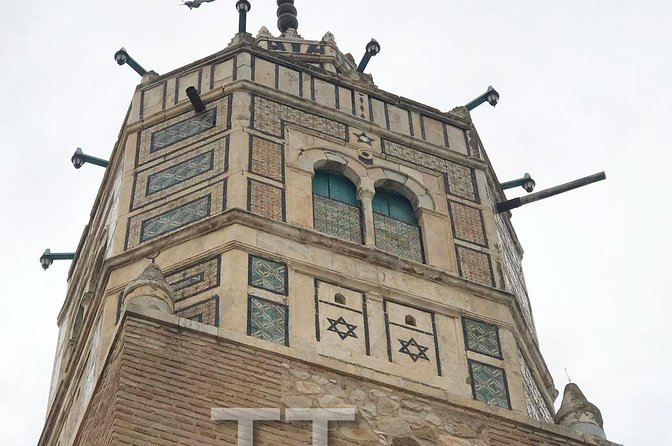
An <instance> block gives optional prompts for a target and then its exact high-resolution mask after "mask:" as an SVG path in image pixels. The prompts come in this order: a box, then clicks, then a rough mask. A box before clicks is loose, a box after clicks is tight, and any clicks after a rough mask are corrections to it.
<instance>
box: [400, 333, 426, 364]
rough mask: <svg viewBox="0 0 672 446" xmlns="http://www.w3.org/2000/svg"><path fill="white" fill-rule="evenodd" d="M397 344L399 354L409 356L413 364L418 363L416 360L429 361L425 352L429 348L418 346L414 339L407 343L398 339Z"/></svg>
mask: <svg viewBox="0 0 672 446" xmlns="http://www.w3.org/2000/svg"><path fill="white" fill-rule="evenodd" d="M399 343H401V349H399V352H400V353H403V354H405V355H408V356H410V357H411V359H412V360H413V362H418V359H424V360H425V361H429V358H428V357H427V350H429V347H425V346H424V345H420V344H418V343H417V341H416V340H415V338H411V339H409V340H408V341H404V340H403V339H399Z"/></svg>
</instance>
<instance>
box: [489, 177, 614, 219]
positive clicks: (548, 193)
mask: <svg viewBox="0 0 672 446" xmlns="http://www.w3.org/2000/svg"><path fill="white" fill-rule="evenodd" d="M606 179H607V175H606V174H605V173H604V172H600V173H596V174H595V175H590V176H587V177H585V178H580V179H578V180H574V181H570V182H569V183H565V184H561V185H559V186H555V187H551V188H549V189H545V190H542V191H540V192H537V193H534V194H530V195H526V196H524V197H518V198H514V199H512V200H508V201H503V202H501V203H497V213H498V214H501V213H502V212H506V211H510V210H511V209H515V208H518V207H521V206H524V205H526V204H529V203H534V202H535V201H539V200H543V199H545V198H549V197H552V196H554V195H558V194H562V193H565V192H569V191H570V190H573V189H578V188H579V187H583V186H588V185H589V184H592V183H597V182H598V181H602V180H606Z"/></svg>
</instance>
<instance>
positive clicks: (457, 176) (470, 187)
mask: <svg viewBox="0 0 672 446" xmlns="http://www.w3.org/2000/svg"><path fill="white" fill-rule="evenodd" d="M444 178H445V181H446V192H447V193H449V194H451V195H455V196H456V197H460V198H464V199H465V200H469V201H473V202H475V203H478V202H479V201H480V199H479V195H478V189H477V187H476V176H475V173H474V169H472V168H470V167H467V166H463V165H462V164H457V163H454V162H452V161H447V160H446V170H445V176H444Z"/></svg>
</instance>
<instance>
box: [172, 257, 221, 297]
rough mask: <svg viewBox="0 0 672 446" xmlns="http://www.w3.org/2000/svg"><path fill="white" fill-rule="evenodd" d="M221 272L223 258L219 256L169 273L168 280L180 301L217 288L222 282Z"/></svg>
mask: <svg viewBox="0 0 672 446" xmlns="http://www.w3.org/2000/svg"><path fill="white" fill-rule="evenodd" d="M220 272H221V258H220V257H219V256H217V257H215V258H214V259H208V260H205V261H201V262H199V263H196V264H192V265H189V266H187V267H185V268H182V269H180V270H179V271H175V272H171V273H168V274H167V275H166V280H167V281H168V283H170V284H171V285H172V287H173V289H174V290H175V300H176V301H177V302H180V301H182V300H184V299H186V298H188V297H192V296H196V295H198V294H201V293H203V292H205V291H208V290H211V289H213V288H217V287H218V286H219V284H220Z"/></svg>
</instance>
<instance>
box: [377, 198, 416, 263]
mask: <svg viewBox="0 0 672 446" xmlns="http://www.w3.org/2000/svg"><path fill="white" fill-rule="evenodd" d="M373 224H374V227H375V230H376V246H377V247H378V248H380V249H382V250H383V251H386V252H389V253H390V254H394V255H397V256H399V257H403V258H405V259H409V260H413V261H415V262H419V263H423V262H424V256H423V252H422V238H421V236H420V226H419V225H418V221H417V219H416V218H415V212H414V210H413V205H411V203H410V202H409V201H408V200H407V199H406V198H405V197H403V196H402V195H400V194H398V193H396V192H393V191H391V190H387V189H377V190H376V195H375V196H374V197H373Z"/></svg>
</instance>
